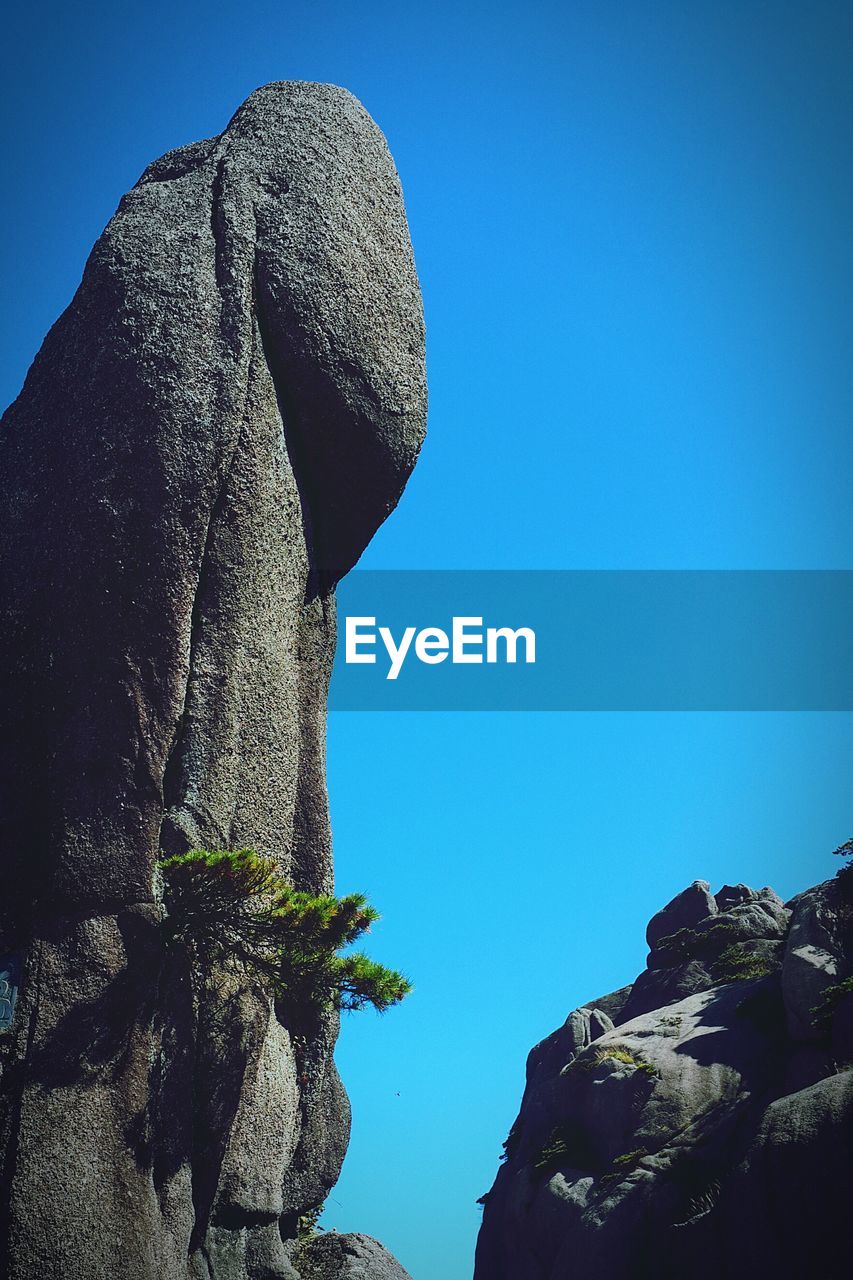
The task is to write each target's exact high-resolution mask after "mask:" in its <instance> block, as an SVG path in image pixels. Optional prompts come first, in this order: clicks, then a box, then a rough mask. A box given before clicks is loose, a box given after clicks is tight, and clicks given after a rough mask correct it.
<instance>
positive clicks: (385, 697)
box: [330, 570, 853, 711]
mask: <svg viewBox="0 0 853 1280" xmlns="http://www.w3.org/2000/svg"><path fill="white" fill-rule="evenodd" d="M851 652H853V571H838V572H831V571H803V572H789V571H777V572H765V571H755V572H753V571H744V572H737V571H719V572H717V571H677V570H671V571H648V572H623V571H550V570H542V571H530V572H528V571H504V570H493V571H474V570H471V571H427V570H420V571H412V572H406V571H359V570H356V571H355V572H353V573H351V574H350V575H349V576H348V577H347V578H345V579H344V581H343V582H342V583H341V585H340V587H339V588H338V651H337V656H336V660H335V668H334V674H333V678H332V687H331V696H330V706H331V709H332V710H335V711H850V710H853V664H851Z"/></svg>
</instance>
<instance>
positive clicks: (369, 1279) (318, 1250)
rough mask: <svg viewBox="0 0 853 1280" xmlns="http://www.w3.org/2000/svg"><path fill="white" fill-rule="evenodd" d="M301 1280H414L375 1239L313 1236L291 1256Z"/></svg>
mask: <svg viewBox="0 0 853 1280" xmlns="http://www.w3.org/2000/svg"><path fill="white" fill-rule="evenodd" d="M291 1257H292V1260H293V1263H294V1265H295V1266H296V1267H297V1268H298V1275H299V1280H412V1277H411V1276H410V1275H409V1273H408V1271H406V1270H405V1269H404V1268H403V1267H401V1266H400V1263H399V1262H398V1261H397V1259H396V1258H395V1257H394V1256H393V1255H392V1254H390V1253H389V1252H388V1250H387V1249H386V1248H384V1246H383V1245H381V1244H380V1243H379V1241H378V1240H374V1239H373V1237H372V1236H365V1235H361V1234H360V1233H354V1234H347V1235H344V1234H339V1233H338V1232H337V1231H329V1232H325V1233H324V1234H322V1235H317V1236H312V1237H311V1238H310V1239H309V1240H307V1241H305V1242H304V1243H299V1244H298V1245H297V1246H296V1247H295V1248H294V1249H293V1250H292V1254H291Z"/></svg>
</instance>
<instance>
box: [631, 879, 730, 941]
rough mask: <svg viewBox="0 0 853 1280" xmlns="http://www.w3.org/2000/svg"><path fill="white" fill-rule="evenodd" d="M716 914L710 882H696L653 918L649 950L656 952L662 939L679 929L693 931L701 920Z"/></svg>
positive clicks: (649, 926) (677, 895) (649, 925)
mask: <svg viewBox="0 0 853 1280" xmlns="http://www.w3.org/2000/svg"><path fill="white" fill-rule="evenodd" d="M716 914H717V904H716V902H715V901H714V897H713V894H712V893H711V886H710V885H709V884H708V881H707V880H694V881H693V883H692V884H691V885H688V887H687V888H686V889H683V890H682V891H681V893H678V894H676V896H675V897H674V898H673V899H672V901H671V902H668V903H667V904H666V906H665V907H662V908H661V910H660V911H658V913H657V914H656V915H654V916H652V918H651V920H650V921H649V923H648V925H647V927H646V942H647V943H648V944H649V950H650V951H654V949H655V947H656V946H657V944H658V943H659V942H660V940H661V938H666V937H669V935H670V934H672V933H677V932H678V930H679V929H691V928H693V927H694V926H695V925H697V924H698V923H699V921H700V920H705V919H706V918H707V917H708V916H715V915H716Z"/></svg>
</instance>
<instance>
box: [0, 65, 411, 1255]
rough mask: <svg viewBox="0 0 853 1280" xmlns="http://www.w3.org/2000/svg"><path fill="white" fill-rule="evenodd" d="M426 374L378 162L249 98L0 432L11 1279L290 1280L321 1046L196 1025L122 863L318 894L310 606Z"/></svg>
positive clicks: (328, 1100) (321, 856)
mask: <svg viewBox="0 0 853 1280" xmlns="http://www.w3.org/2000/svg"><path fill="white" fill-rule="evenodd" d="M423 357H424V346H423V322H422V312H421V303H420V294H419V289H418V283H417V278H416V275H415V270H414V264H413V260H412V254H411V248H410V244H409V237H408V231H407V226H406V220H405V215H404V212H403V205H402V198H401V193H400V186H399V182H398V179H397V175H396V172H395V170H394V166H393V163H392V161H391V158H390V156H389V154H388V151H387V148H386V146H385V142H384V140H383V138H382V135H381V134H380V132H379V130H378V129H377V128H376V126H375V125H374V124H373V122H372V121H371V120H370V118H369V117H368V116H367V114H366V113H365V111H364V110H363V109H362V107H361V106H360V105H359V104H358V103H357V102H356V101H355V100H354V99H353V98H352V97H351V96H350V95H349V94H348V93H346V92H344V91H342V90H340V89H337V88H334V87H331V86H327V85H316V84H302V83H287V84H272V85H267V86H266V87H265V88H262V89H259V90H258V91H257V92H256V93H254V94H252V96H251V97H250V98H249V99H248V101H247V102H246V103H245V104H244V105H243V106H242V107H241V108H240V109H239V111H238V112H237V114H236V115H235V116H234V118H233V120H232V121H231V123H230V124H229V126H228V128H227V129H226V130H225V132H224V133H222V134H221V135H220V136H219V137H217V138H213V139H211V140H209V141H205V142H199V143H195V144H193V145H191V146H187V147H183V148H181V149H179V150H177V151H172V152H170V153H169V154H168V155H166V156H164V157H163V158H162V159H161V160H158V161H157V162H156V163H154V164H152V165H151V166H150V167H149V168H148V169H147V170H146V171H145V173H144V174H143V175H142V177H141V178H140V180H139V182H138V183H137V185H136V186H135V187H134V188H133V190H132V191H130V192H129V194H128V195H126V196H125V197H124V198H123V200H122V201H121V203H120V205H119V208H118V211H117V212H116V214H115V216H114V217H113V219H112V220H111V222H110V223H109V225H108V226H107V228H106V230H105V231H104V233H103V235H102V236H101V238H100V239H99V240H98V242H97V244H96V245H95V248H94V250H93V251H92V254H91V257H90V258H89V261H88V263H87V266H86V269H85V273H84V276H83V280H82V283H81V285H80V288H79V290H78V292H77V294H76V296H75V297H74V299H73V301H72V303H71V305H70V306H69V308H68V309H67V311H66V312H65V313H64V314H63V315H62V317H61V318H60V319H59V320H58V321H57V323H56V324H55V325H54V327H53V328H52V330H51V331H50V333H49V334H48V336H47V338H46V340H45V342H44V345H43V347H42V349H41V351H40V352H39V354H38V356H37V358H36V360H35V362H34V364H33V366H32V369H31V370H30V373H29V375H28V377H27V380H26V383H25V385H24V388H23V390H22V392H21V394H20V396H19V398H18V399H17V401H16V402H15V403H14V404H13V405H12V406H11V407H10V409H9V410H8V411H7V413H6V414H5V416H4V418H3V420H2V425H0V600H2V608H3V621H2V630H0V684H2V688H0V867H2V883H3V897H2V920H0V930H2V937H0V969H2V972H3V974H5V977H3V981H2V985H0V995H2V999H0V1027H1V1028H4V1029H3V1031H2V1036H0V1066H2V1081H1V1082H0V1142H2V1165H1V1166H0V1226H2V1245H0V1274H2V1275H3V1276H4V1277H8V1278H9V1280H36V1278H37V1277H38V1280H113V1278H114V1277H117V1276H127V1277H129V1278H130V1280H176V1278H178V1277H179V1278H180V1280H186V1278H187V1277H188V1276H189V1277H198V1278H201V1277H204V1278H205V1280H209V1278H210V1280H214V1278H215V1280H221V1278H224V1277H228V1278H232V1277H233V1278H234V1280H245V1278H249V1277H251V1278H255V1277H257V1278H260V1277H265V1278H269V1277H276V1276H293V1275H295V1274H296V1273H295V1272H294V1270H293V1263H292V1261H291V1260H289V1256H290V1257H291V1258H294V1257H295V1255H293V1253H292V1248H291V1246H290V1245H289V1244H287V1241H289V1240H291V1239H292V1238H293V1237H294V1236H295V1233H296V1222H297V1219H298V1217H299V1216H300V1215H301V1214H303V1213H305V1212H306V1211H307V1210H309V1209H310V1208H311V1207H312V1206H316V1205H317V1204H319V1203H320V1202H321V1201H322V1199H323V1197H324V1195H325V1192H326V1191H327V1189H328V1188H329V1187H330V1186H331V1185H332V1184H333V1183H334V1181H335V1179H336V1177H337V1175H338V1172H339V1169H340V1164H341V1161H342V1159H343V1155H344V1151H345V1149H346V1145H347V1140H348V1129H349V1115H348V1103H347V1100H346V1095H345V1093H344V1091H343V1088H342V1085H341V1083H340V1080H339V1078H338V1076H337V1073H336V1071H335V1067H334V1064H333V1061H332V1050H333V1046H334V1041H335V1036H336V1031H337V1025H336V1021H335V1018H334V1017H332V1016H331V1015H324V1016H322V1017H319V1016H318V1017H311V1018H308V1017H307V1016H306V1015H305V1013H304V1011H300V1010H294V1009H282V1008H276V1009H273V1008H271V1006H270V1003H269V1001H268V1000H267V999H266V998H264V997H263V996H261V995H260V994H259V993H258V992H257V991H255V990H253V989H251V988H250V987H248V986H241V985H240V984H239V983H238V982H236V981H235V980H233V979H232V980H231V982H230V985H229V983H228V982H226V981H224V980H221V979H216V978H215V977H214V976H211V978H210V981H209V982H208V983H207V985H206V987H205V989H204V990H203V992H202V993H201V997H200V998H198V999H196V1000H195V1001H194V1000H193V997H192V995H191V992H190V984H189V982H188V980H187V974H186V973H185V972H180V971H176V967H175V966H174V965H166V964H164V952H163V945H162V936H161V929H160V922H161V917H162V912H163V908H162V904H161V902H160V898H159V893H158V887H157V884H156V876H155V862H156V859H157V856H158V850H160V849H163V850H165V851H166V852H167V853H173V852H179V851H183V850H185V849H187V848H190V847H203V848H210V849H215V848H238V847H243V846H250V847H253V848H256V849H257V850H258V851H259V852H262V853H264V854H266V855H268V856H270V857H273V858H274V859H275V860H276V862H277V863H278V865H279V867H280V868H281V870H282V871H283V872H284V873H285V874H286V875H288V876H289V877H290V878H291V880H292V882H293V883H294V884H295V885H296V886H297V887H299V888H304V889H309V890H311V891H314V892H318V891H321V890H328V889H329V888H330V886H331V883H332V862H331V847H330V837H329V827H328V817H327V803H326V792H325V776H324V775H325V769H324V748H325V700H326V688H327V683H328V678H329V671H330V665H331V661H332V656H333V650H334V643H335V623H334V597H333V589H334V586H335V583H336V582H337V581H338V580H339V579H340V578H341V576H342V575H343V574H344V573H346V572H347V570H348V569H350V568H351V567H352V565H353V564H354V563H355V562H356V560H357V559H358V557H359V555H360V554H361V552H362V551H363V549H364V547H365V545H366V543H367V542H368V541H369V539H370V537H371V536H372V534H373V533H374V532H375V530H376V528H377V527H378V526H379V524H380V523H381V522H382V521H383V520H384V519H385V517H386V516H387V515H388V513H389V512H390V511H391V510H392V508H393V507H394V505H395V504H396V502H397V500H398V498H399V496H400V493H401V491H402V488H403V486H404V484H405V482H406V479H407V477H408V475H409V472H410V470H411V468H412V466H413V465H414V462H415V459H416V457H417V454H418V450H419V447H420V444H421V440H422V437H423V432H424V422H425V378H424V364H423ZM15 997H16V1005H15V1007H14V1010H13V1008H12V1005H13V1000H14V999H15ZM360 1239H361V1238H356V1240H357V1241H358V1240H360ZM324 1247H326V1248H330V1247H331V1246H324ZM359 1247H361V1246H359ZM377 1248H379V1246H377ZM306 1258H307V1261H306V1266H309V1265H310V1266H313V1261H312V1259H313V1255H311V1256H310V1257H309V1255H308V1254H306ZM315 1272H316V1273H317V1274H321V1273H320V1272H318V1271H316V1268H315V1269H314V1270H310V1272H309V1274H310V1275H311V1276H313V1275H314V1274H315ZM322 1274H323V1275H325V1274H326V1273H325V1272H322ZM330 1274H331V1273H330ZM334 1274H338V1273H337V1272H335V1273H334ZM340 1274H342V1275H344V1274H345V1275H350V1274H352V1275H356V1274H361V1272H358V1273H356V1272H355V1271H352V1270H350V1271H345V1272H341V1273H340ZM364 1274H365V1275H367V1274H368V1272H365V1273H364ZM369 1274H370V1275H373V1274H376V1275H377V1276H378V1275H385V1274H386V1272H385V1271H381V1270H375V1271H370V1272H369ZM388 1274H389V1275H390V1274H392V1272H391V1271H388Z"/></svg>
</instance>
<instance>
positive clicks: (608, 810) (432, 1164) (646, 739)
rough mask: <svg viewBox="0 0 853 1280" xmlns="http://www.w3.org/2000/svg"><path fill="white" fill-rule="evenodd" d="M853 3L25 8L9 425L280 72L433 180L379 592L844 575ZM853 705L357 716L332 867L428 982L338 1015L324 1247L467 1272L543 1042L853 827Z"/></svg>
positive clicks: (8, 269)
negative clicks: (113, 244) (357, 1238)
mask: <svg viewBox="0 0 853 1280" xmlns="http://www.w3.org/2000/svg"><path fill="white" fill-rule="evenodd" d="M851 54H853V8H851V6H850V5H848V4H846V3H820V2H818V3H808V4H807V3H797V4H791V3H785V2H784V0H775V2H773V3H755V2H754V0H708V2H706V3H687V2H685V0H682V2H681V3H664V2H662V0H648V2H647V3H639V2H636V3H620V4H616V3H586V4H580V3H539V4H536V3H534V4H525V5H522V4H520V3H517V2H515V0H509V2H507V3H503V4H502V5H500V6H496V5H494V4H485V3H482V4H473V3H465V0H456V2H455V3H445V2H443V0H442V2H439V3H431V4H428V5H402V4H399V3H397V4H391V3H371V2H370V0H362V2H361V3H358V4H354V3H323V2H322V0H318V2H316V3H298V4H297V3H288V0H276V2H275V3H272V2H269V3H268V2H264V3H252V2H251V0H247V2H244V3H242V4H236V3H230V2H229V3H219V4H217V3H215V2H214V0H211V2H210V3H207V4H187V3H182V2H181V0H173V2H172V3H168V4H166V3H162V2H161V0H152V2H150V3H148V4H146V5H144V6H134V7H133V8H131V7H129V6H120V5H115V4H106V3H93V4H81V5H74V6H70V5H63V6H60V5H58V4H51V3H48V4H42V5H41V6H38V7H36V8H31V9H30V10H29V11H24V10H23V8H22V7H18V8H17V9H16V10H15V11H13V12H11V13H8V14H7V16H6V17H5V18H4V48H3V51H2V54H0V58H2V64H0V98H2V110H0V132H1V133H2V154H3V167H2V175H0V195H2V199H0V289H2V306H0V328H2V334H0V337H2V346H3V352H4V357H5V358H4V361H3V367H2V370H0V399H2V401H3V402H4V403H5V402H7V401H8V400H10V399H11V398H13V396H14V395H15V394H16V393H17V391H18V389H19V386H20V383H21V381H22V378H23V376H24V374H25V372H26V369H27V367H28V365H29V362H30V360H31V359H32V356H33V354H34V353H35V351H36V349H37V348H38V345H39V343H40V341H41V339H42V337H43V335H44V333H45V331H46V329H47V327H48V326H49V325H50V324H51V323H52V321H53V320H54V319H55V318H56V316H57V315H58V313H59V312H60V311H61V310H62V308H63V307H64V306H65V305H66V304H67V302H68V301H69V299H70V297H71V295H72V293H73V291H74V288H75V287H76V284H77V282H78V280H79V277H80V273H81V270H82V267H83V263H84V261H85V258H86V255H87V254H88V251H89V249H90V247H91V244H92V242H93V241H94V239H95V238H96V236H97V235H98V234H99V232H100V230H101V228H102V227H103V225H104V223H105V222H106V220H107V219H108V218H109V216H110V215H111V214H112V212H113V210H114V208H115V206H116V204H117V202H118V199H119V197H120V196H121V195H122V193H123V192H124V191H125V190H126V189H127V188H128V187H129V186H130V185H131V184H132V183H133V182H135V181H136V179H137V178H138V176H139V174H140V173H141V171H142V169H143V168H144V167H145V165H146V164H147V163H148V162H149V161H150V160H151V159H152V158H153V157H155V156H157V155H159V154H161V153H162V152H164V151H166V150H168V149H169V148H171V147H173V146H177V145H180V144H182V143H185V142H188V141H191V140H193V139H195V138H199V137H206V136H209V135H211V134H213V133H216V132H218V131H219V130H220V129H221V128H222V127H223V126H224V125H225V124H226V122H227V120H228V118H229V116H230V115H231V113H232V112H233V110H234V109H235V108H236V107H237V106H238V104H239V103H240V102H241V101H242V100H243V98H245V97H246V95H247V94H248V93H249V92H250V91H251V90H252V89H254V88H255V87H256V86H257V85H259V84H261V83H263V82H265V81H268V80H275V79H312V80H330V81H334V82H336V83H338V84H342V85H345V86H347V87H348V88H350V89H351V90H352V91H353V92H354V93H355V94H356V95H357V96H358V97H360V98H361V99H362V101H363V102H364V103H365V105H366V106H367V108H368V109H369V110H370V112H371V113H372V114H373V115H374V117H375V118H376V119H377V121H378V122H379V123H380V125H381V126H382V128H383V129H384V130H385V132H386V135H387V137H388V139H389V142H390V144H391V147H392V150H393V152H394V155H395V158H396V161H397V164H398V168H399V170H400V173H401V177H402V179H403V184H404V189H405V193H406V198H407V205H408V210H409V217H410V223H411V228H412V236H413V240H414V244H415V250H416V256H417V261H418V267H419V271H420V275H421V280H422V284H423V290H424V297H425V303H426V311H427V323H428V329H429V375H430V390H431V416H430V436H429V439H428V442H427V445H426V447H425V449H424V453H423V457H422V459H421V463H420V465H419V467H418V469H417V471H416V473H415V476H414V477H413V480H412V482H411V484H410V486H409V489H408V490H407V493H406V495H405V496H404V499H403V502H402V503H401V505H400V508H399V510H398V511H397V513H396V514H395V516H394V518H393V519H392V520H391V521H390V522H389V523H388V524H387V525H386V526H385V528H384V529H383V530H382V531H381V532H380V534H379V535H378V536H377V538H376V540H375V542H374V544H373V546H372V547H371V548H370V550H369V551H368V553H367V554H366V556H365V557H364V560H363V562H362V563H363V564H364V565H365V566H369V567H373V568H383V567H395V568H397V567H400V568H444V567H457V568H493V567H499V568H543V567H553V568H598V567H607V568H667V567H679V568H851V567H853V554H851V553H853V546H851V533H850V476H851V461H853V459H851V432H850V419H851V405H853V375H851V363H850V350H851V338H853V333H851V330H853V311H851V307H850V302H849V300H850V297H851V283H853V282H851V275H853V247H851V237H850V224H851V212H853V211H851V203H853V199H852V197H853V178H851V167H850V163H849V157H850V153H851V132H853V110H852V109H851V108H852V107H853V88H851V79H850V74H849V69H850V65H851ZM851 772H853V725H851V717H849V716H844V715H823V716H821V715H805V714H800V715H751V716H748V715H704V716H702V715H685V714H681V715H657V716H656V715H620V714H607V715H571V716H570V715H532V714H531V715H506V716H502V715H497V714H491V715H486V714H482V715H474V714H468V715H463V714H459V715H430V714H422V715H378V714H374V715H369V714H363V715H362V714H360V715H356V714H344V713H339V714H336V715H335V716H334V717H333V718H332V721H331V724H330V732H329V776H330V788H331V796H332V814H333V820H334V825H335V836H336V849H337V862H338V878H339V886H340V888H341V889H342V890H349V889H355V888H358V889H365V890H366V891H367V892H368V893H369V894H370V896H371V898H372V899H373V900H375V902H376V903H377V905H378V906H379V907H380V908H381V909H382V910H383V912H384V914H385V917H386V918H385V920H384V921H383V923H382V924H381V925H380V926H379V927H378V929H377V931H376V934H375V940H374V944H373V948H372V949H373V951H374V953H375V954H376V955H377V956H379V957H380V958H383V959H386V960H388V961H389V962H391V963H396V964H399V965H401V966H403V967H405V968H406V969H408V970H409V972H410V973H411V975H412V977H413V978H414V979H415V982H416V985H417V990H416V993H415V995H414V996H413V997H412V998H411V1000H410V1001H409V1002H408V1003H407V1005H406V1006H405V1007H403V1008H402V1009H400V1010H397V1011H394V1012H392V1013H390V1014H388V1015H387V1016H386V1017H385V1018H383V1019H378V1018H374V1017H373V1016H372V1015H369V1016H368V1015H361V1017H353V1018H352V1019H350V1020H348V1021H347V1023H346V1025H345V1028H344V1033H343V1036H342V1041H341V1047H340V1050H339V1062H340V1065H341V1070H342V1073H343V1075H344V1078H345V1080H346V1082H347V1085H348V1087H349V1091H350V1094H351V1097H352V1100H353V1107H354V1112H355V1118H354V1127H353V1142H352V1147H351V1152H350V1155H349V1157H348V1160H347V1165H346V1167H345V1171H344V1174H343V1177H342V1179H341V1182H340V1183H339V1184H338V1186H337V1187H336V1188H335V1190H334V1191H333V1192H332V1195H331V1197H330V1201H329V1212H328V1214H327V1221H328V1222H329V1223H330V1224H331V1225H334V1226H337V1227H339V1228H340V1229H342V1230H350V1229H360V1230H366V1231H368V1232H371V1233H372V1234H375V1235H377V1236H379V1237H380V1238H381V1239H382V1240H384V1241H385V1242H386V1243H387V1244H388V1245H389V1247H391V1248H392V1249H393V1250H394V1251H395V1252H397V1254H398V1256H399V1257H400V1258H401V1260H402V1261H403V1262H404V1263H405V1265H406V1266H407V1267H408V1268H409V1269H410V1270H411V1271H412V1273H413V1275H414V1276H415V1280H465V1278H466V1277H468V1276H470V1273H471V1265H472V1256H473V1244H474V1236H475V1233H476V1229H477V1225H478V1214H477V1210H476V1209H475V1206H474V1200H475V1199H476V1197H477V1196H478V1195H479V1194H480V1193H481V1192H483V1191H484V1190H485V1189H486V1188H487V1186H488V1185H489V1183H490V1181H491V1178H492V1176H493V1174H494V1171H495V1167H496V1159H497V1155H498V1153H499V1151H500V1143H501V1140H502V1139H503V1137H504V1136H505V1134H506V1131H507V1129H508V1127H509V1124H510V1122H511V1120H512V1118H513V1116H514V1113H515V1109H516V1106H517V1102H518V1099H519V1096H520V1091H521V1086H522V1081H523V1068H524V1058H525V1055H526V1052H527V1050H528V1049H529V1048H530V1046H531V1045H532V1044H533V1043H534V1042H535V1041H536V1040H537V1039H539V1038H540V1037H541V1036H542V1035H544V1034H546V1033H547V1032H549V1031H550V1030H551V1029H552V1028H553V1027H554V1026H556V1025H557V1024H558V1023H559V1022H560V1021H562V1019H563V1018H564V1017H565V1015H566V1013H567V1012H568V1010H569V1009H570V1008H571V1007H572V1006H573V1005H575V1004H577V1003H578V1002H580V1001H581V1000H583V999H588V998H590V997H592V996H594V995H596V994H599V993H601V992H603V991H605V990H608V989H610V988H612V987H614V986H618V985H621V984H622V983H624V982H625V981H628V980H630V979H631V978H632V977H633V976H634V975H635V973H636V972H637V970H638V969H639V968H640V967H642V965H643V963H644V946H643V926H644V923H645V920H646V919H647V917H648V916H649V915H650V914H651V913H652V912H653V911H654V910H655V909H656V908H657V907H658V906H660V905H661V904H662V902H663V901H665V900H666V899H667V898H668V897H670V896H671V895H672V893H674V892H675V891H677V890H678V889H679V888H681V887H682V886H683V884H684V883H686V882H687V881H689V880H691V879H693V878H694V877H695V876H703V877H706V878H709V879H711V880H712V881H713V882H714V884H715V887H716V886H717V885H718V884H719V883H721V882H722V881H724V880H729V881H731V880H739V879H741V880H747V881H749V882H752V883H755V884H763V883H767V882H770V883H772V884H774V885H775V886H776V887H777V888H778V889H779V891H780V892H782V893H783V894H785V895H788V894H791V893H793V892H795V891H796V890H797V889H799V888H802V887H804V886H805V885H806V884H807V883H810V882H812V881H814V880H816V879H819V878H822V877H823V876H824V875H827V874H830V873H831V872H832V870H834V867H833V866H832V863H831V861H830V860H829V859H828V857H827V854H828V852H829V851H830V850H831V849H832V848H833V847H834V846H835V844H837V843H839V842H840V840H842V839H843V838H845V837H847V836H848V835H850V834H851V822H850V806H849V801H848V787H849V779H850V777H851Z"/></svg>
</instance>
